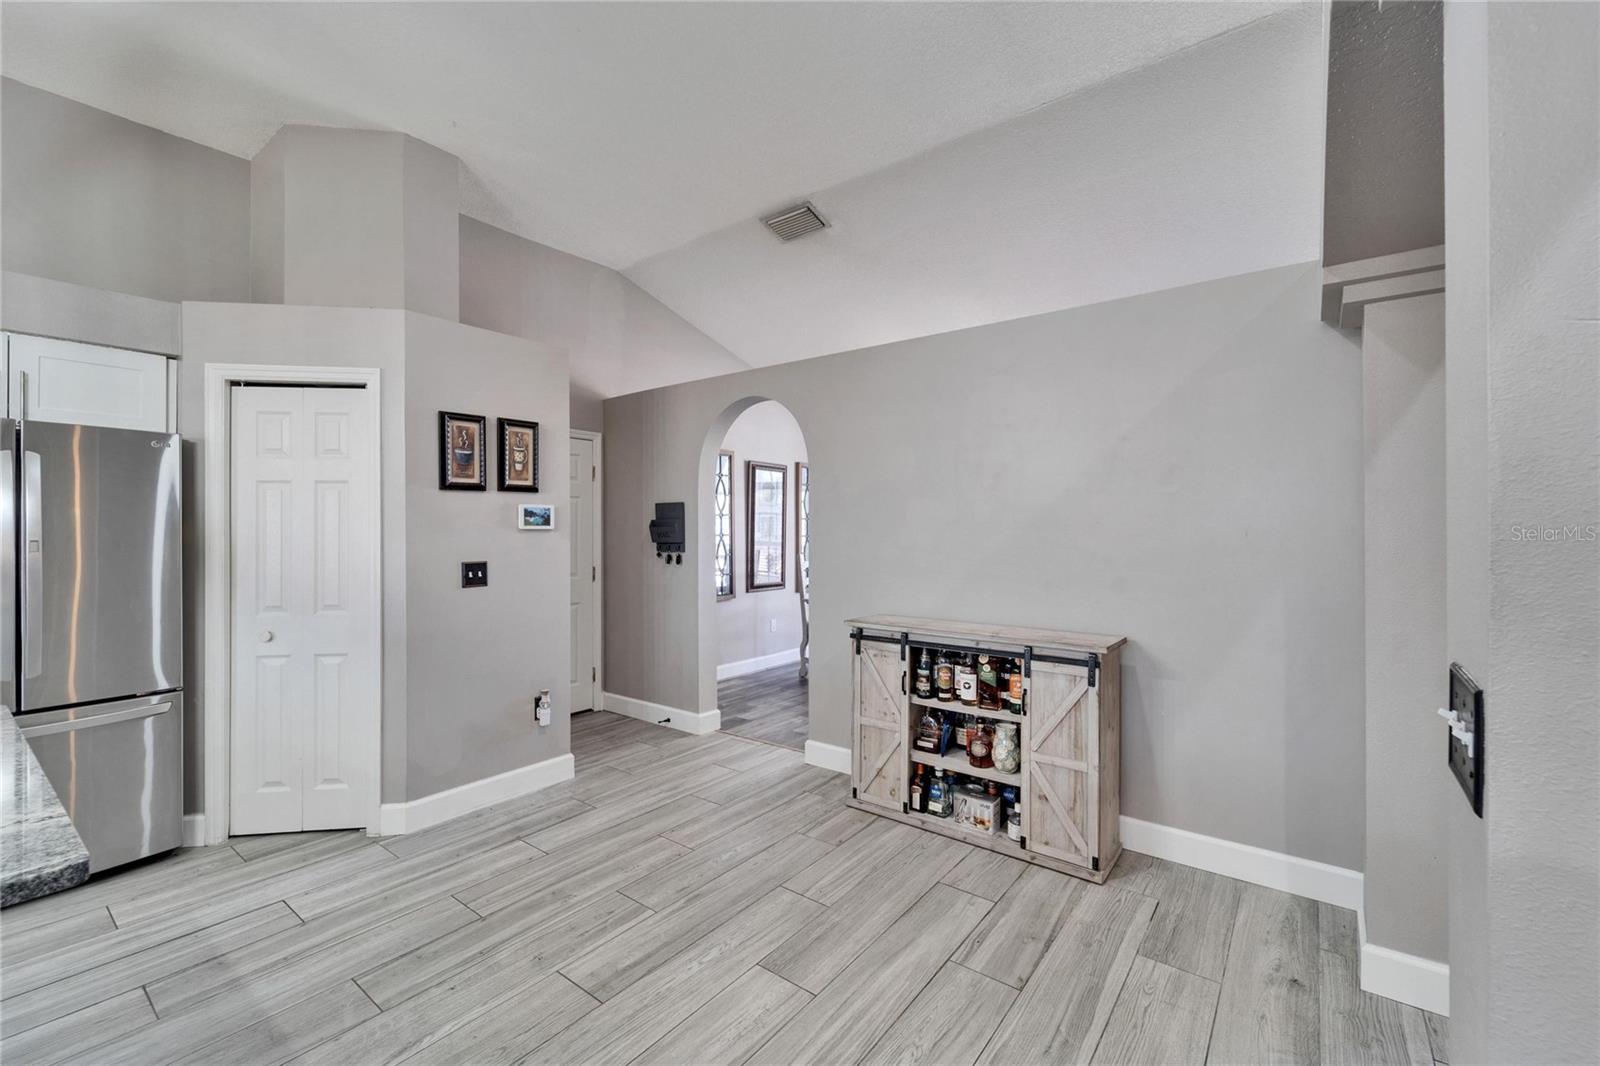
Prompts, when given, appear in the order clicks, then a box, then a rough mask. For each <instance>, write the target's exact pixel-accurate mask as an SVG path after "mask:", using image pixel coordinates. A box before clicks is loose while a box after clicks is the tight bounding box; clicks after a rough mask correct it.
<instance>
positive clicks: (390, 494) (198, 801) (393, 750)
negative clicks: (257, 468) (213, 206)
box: [178, 303, 407, 811]
mask: <svg viewBox="0 0 1600 1066" xmlns="http://www.w3.org/2000/svg"><path fill="white" fill-rule="evenodd" d="M183 334H184V356H183V358H182V359H180V360H179V361H178V425H179V427H180V431H181V432H182V434H183V437H184V450H183V460H184V486H183V492H184V506H183V525H184V535H183V547H184V573H183V590H184V602H185V610H184V649H183V664H184V676H183V683H184V689H185V691H186V693H187V695H188V698H187V699H186V700H185V701H184V708H185V712H184V713H185V715H186V718H185V721H184V745H185V748H186V755H187V760H186V765H185V792H184V794H185V802H184V809H185V810H187V811H199V810H203V809H204V806H205V767H204V758H203V756H204V752H205V724H204V714H205V711H204V705H205V650H206V639H207V633H206V627H205V616H204V609H205V586H206V580H205V578H206V575H205V559H204V544H205V528H206V525H205V523H206V501H205V497H204V489H205V478H206V474H205V445H204V441H205V364H207V363H244V364H261V365H266V366H277V365H303V366H359V367H377V368H378V371H379V374H380V377H381V380H380V382H379V391H380V394H381V396H380V400H381V407H380V409H379V412H378V432H379V442H380V447H381V448H382V452H383V454H382V459H381V468H382V477H383V484H382V486H381V506H382V509H383V545H382V548H383V799H384V802H386V803H390V802H398V801H400V800H403V799H405V798H406V791H405V768H406V763H405V752H406V521H405V519H406V483H407V470H406V462H405V452H404V448H403V446H397V444H403V442H404V441H405V439H406V429H407V415H406V407H405V402H406V400H405V397H406V386H405V354H406V352H405V344H406V337H405V320H404V318H403V315H402V312H400V311H391V310H378V309H371V308H352V307H282V306H276V305H271V304H213V303H187V304H184V305H183Z"/></svg>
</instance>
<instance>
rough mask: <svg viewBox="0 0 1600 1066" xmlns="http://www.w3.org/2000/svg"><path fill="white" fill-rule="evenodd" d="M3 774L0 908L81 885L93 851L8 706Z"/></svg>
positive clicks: (0, 763) (1, 714)
mask: <svg viewBox="0 0 1600 1066" xmlns="http://www.w3.org/2000/svg"><path fill="white" fill-rule="evenodd" d="M0 775H3V777H0V907H9V906H11V905H12V904H13V903H21V902H23V901H24V900H29V899H34V898H36V897H39V896H47V895H49V894H50V893H52V892H60V891H61V890H62V889H66V888H72V887H73V886H74V885H80V884H82V883H83V882H84V880H85V879H87V878H88V876H89V851H88V849H87V848H85V847H84V846H83V841H82V840H81V839H80V838H79V837H78V831H77V830H76V829H74V828H72V819H71V818H69V817H68V816H67V810H66V808H65V807H63V806H62V805H61V800H60V799H59V798H57V796H56V790H55V789H54V788H52V787H51V785H50V781H49V779H48V778H47V777H45V775H44V770H43V769H41V768H40V766H39V760H38V759H35V758H34V757H33V752H32V750H30V749H29V747H28V742H27V741H26V740H24V739H23V737H22V730H20V729H18V728H17V723H16V722H15V721H14V720H13V719H12V717H11V709H10V708H8V707H5V706H0Z"/></svg>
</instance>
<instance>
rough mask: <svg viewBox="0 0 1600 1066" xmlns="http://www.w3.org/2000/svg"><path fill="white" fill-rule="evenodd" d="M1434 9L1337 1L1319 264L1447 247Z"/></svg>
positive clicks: (1421, 3) (1415, 1) (1424, 4)
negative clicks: (1320, 262)
mask: <svg viewBox="0 0 1600 1066" xmlns="http://www.w3.org/2000/svg"><path fill="white" fill-rule="evenodd" d="M1443 6H1444V5H1443V4H1442V3H1440V2H1439V0H1412V2H1408V3H1393V2H1390V3H1387V4H1385V3H1382V0H1334V3H1333V10H1332V14H1331V19H1330V23H1329V27H1328V132H1327V153H1326V167H1325V171H1324V184H1323V230H1322V261H1323V262H1324V263H1329V264H1333V263H1347V262H1350V261H1351V260H1353V259H1367V258H1370V257H1372V256H1376V255H1388V254H1389V253H1391V252H1405V251H1410V250H1411V249H1413V248H1431V247H1433V246H1434V245H1436V244H1440V243H1443V241H1444V122H1443V111H1444V99H1443V98H1444V74H1443V70H1442V66H1443V63H1442V53H1443V49H1442V45H1441V37H1442V33H1443V30H1442V10H1441V9H1442V8H1443Z"/></svg>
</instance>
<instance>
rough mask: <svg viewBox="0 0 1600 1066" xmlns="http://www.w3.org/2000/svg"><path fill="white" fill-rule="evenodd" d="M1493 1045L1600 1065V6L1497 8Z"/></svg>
mask: <svg viewBox="0 0 1600 1066" xmlns="http://www.w3.org/2000/svg"><path fill="white" fill-rule="evenodd" d="M1488 17H1489V32H1488V42H1489V49H1488V60H1489V62H1488V104H1489V129H1490V131H1491V132H1492V136H1491V137H1490V139H1489V142H1488V144H1489V217H1488V223H1489V261H1488V277H1489V293H1488V295H1489V301H1488V303H1489V307H1488V315H1489V322H1488V332H1489V337H1488V363H1487V386H1488V395H1489V408H1488V421H1489V425H1488V439H1489V451H1488V459H1489V465H1488V482H1489V536H1490V541H1489V655H1490V664H1491V665H1490V674H1491V677H1492V684H1491V685H1490V686H1489V688H1488V697H1487V706H1488V708H1489V710H1488V712H1487V713H1488V714H1489V715H1490V720H1489V723H1488V725H1487V727H1486V728H1487V732H1488V736H1489V740H1488V752H1489V760H1490V762H1489V765H1488V768H1487V770H1486V776H1487V787H1488V795H1487V797H1486V801H1485V805H1486V808H1487V809H1488V812H1489V814H1488V830H1489V926H1488V928H1489V944H1490V951H1491V959H1492V962H1491V969H1490V973H1491V982H1492V983H1491V986H1490V997H1489V1009H1490V1019H1489V1038H1490V1045H1489V1057H1490V1058H1491V1059H1499V1060H1513V1059H1522V1060H1523V1061H1549V1062H1595V1061H1600V1010H1597V1009H1596V1008H1597V1005H1600V772H1597V771H1596V767H1597V766H1600V542H1597V541H1595V540H1592V539H1590V540H1582V539H1579V540H1573V539H1562V540H1556V541H1543V540H1536V541H1529V540H1520V539H1518V537H1517V534H1516V527H1517V526H1519V525H1524V526H1532V525H1540V524H1542V525H1547V526H1557V527H1560V526H1565V525H1568V524H1576V525H1578V526H1580V527H1587V528H1588V529H1595V528H1596V527H1597V526H1600V99H1597V97H1600V78H1597V77H1596V71H1600V5H1596V4H1512V5H1505V6H1501V5H1490V7H1489V13H1488Z"/></svg>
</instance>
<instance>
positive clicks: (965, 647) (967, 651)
mask: <svg viewBox="0 0 1600 1066" xmlns="http://www.w3.org/2000/svg"><path fill="white" fill-rule="evenodd" d="M850 639H851V640H853V641H854V642H855V653H856V654H857V655H860V654H861V644H862V642H863V641H871V642H873V643H877V644H898V645H899V646H900V659H901V661H902V662H903V661H905V659H906V657H907V655H908V654H909V652H908V649H909V647H910V645H911V634H910V633H899V634H891V633H868V632H866V631H865V630H862V629H861V628H859V627H857V628H854V629H851V630H850ZM917 647H919V648H927V649H929V650H930V651H948V652H953V653H955V654H957V655H994V656H1002V657H1005V658H1008V659H1014V658H1018V657H1020V658H1021V659H1022V674H1023V676H1024V677H1032V676H1033V664H1034V663H1059V664H1061V665H1062V666H1081V667H1083V668H1084V669H1085V670H1087V671H1088V672H1089V687H1090V688H1094V686H1095V675H1096V674H1098V673H1099V672H1100V655H1099V653H1097V652H1092V651H1091V652H1084V653H1083V654H1082V655H1049V654H1044V653H1041V652H1036V651H1034V650H1033V646H1032V645H1023V646H1022V647H1020V648H996V647H990V646H987V645H981V644H961V643H956V642H947V641H936V640H928V639H926V638H924V637H918V638H917Z"/></svg>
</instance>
